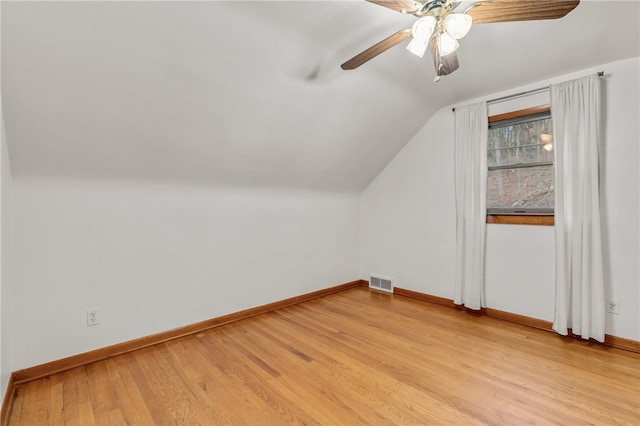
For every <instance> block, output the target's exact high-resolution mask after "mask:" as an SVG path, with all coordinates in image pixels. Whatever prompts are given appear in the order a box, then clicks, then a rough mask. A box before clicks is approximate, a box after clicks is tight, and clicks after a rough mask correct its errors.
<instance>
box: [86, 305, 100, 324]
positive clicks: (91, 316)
mask: <svg viewBox="0 0 640 426" xmlns="http://www.w3.org/2000/svg"><path fill="white" fill-rule="evenodd" d="M99 311H100V310H99V309H97V308H94V309H87V327H91V326H92V325H98V324H100V315H98V312H99Z"/></svg>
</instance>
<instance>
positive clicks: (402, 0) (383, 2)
mask: <svg viewBox="0 0 640 426" xmlns="http://www.w3.org/2000/svg"><path fill="white" fill-rule="evenodd" d="M367 1H368V2H369V3H375V4H377V5H379V6H382V7H386V8H387V9H391V10H395V11H396V12H400V13H413V12H416V11H417V10H418V9H419V5H416V2H414V1H413V0H367Z"/></svg>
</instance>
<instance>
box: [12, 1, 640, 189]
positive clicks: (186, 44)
mask: <svg viewBox="0 0 640 426" xmlns="http://www.w3.org/2000/svg"><path fill="white" fill-rule="evenodd" d="M413 19H414V18H413V17H411V16H403V15H400V14H397V13H394V12H393V11H390V10H387V9H384V8H382V7H379V6H376V5H374V4H370V3H367V2H365V1H362V0H360V1H324V2H322V1H321V2H308V1H283V2H271V1H257V2H244V1H227V2H225V1H210V2H207V1H197V2H186V1H175V2H92V1H81V2H57V1H46V2H21V1H20V2H10V1H3V2H2V96H3V99H2V102H3V108H4V114H5V124H6V132H7V140H8V143H9V150H10V157H11V163H12V170H13V173H14V174H15V175H17V176H28V175H37V176H63V177H72V178H117V179H151V180H187V181H194V182H201V183H207V182H224V183H238V184H271V185H296V186H304V187H310V188H317V189H331V190H361V189H363V188H364V187H365V186H366V185H367V184H368V183H369V182H370V181H371V180H372V179H373V178H374V177H375V176H376V175H377V174H378V173H379V172H380V170H381V169H382V168H383V167H384V166H385V165H386V164H387V163H388V162H389V161H390V160H391V159H392V158H393V157H394V156H395V155H396V153H397V152H398V151H399V150H400V149H401V148H402V147H403V146H404V145H405V144H406V143H407V141H408V140H409V139H411V137H412V136H413V135H414V134H415V133H416V132H417V131H418V130H419V129H420V127H421V126H422V125H423V124H424V123H425V122H426V121H427V120H428V119H429V118H430V116H431V115H432V114H433V113H434V112H435V111H436V110H438V109H439V108H441V107H443V106H446V105H449V104H452V103H455V102H459V101H462V100H464V99H469V98H471V97H475V96H479V95H482V94H488V93H492V92H495V91H498V90H502V89H507V88H510V87H515V86H518V85H522V84H526V83H528V82H532V81H536V80H540V79H543V78H546V77H551V76H554V75H558V74H562V73H566V72H570V71H574V70H579V69H583V68H586V67H589V66H594V65H598V64H601V63H605V62H609V61H613V60H618V59H623V58H628V57H635V56H639V54H640V52H639V35H638V24H639V23H640V22H639V8H638V2H611V1H600V2H594V1H583V2H582V3H581V4H580V5H579V6H578V7H577V9H576V10H574V11H573V12H572V13H570V14H569V15H568V16H567V17H565V18H563V19H560V20H553V21H537V22H523V23H506V24H491V25H475V26H474V27H473V28H472V29H471V32H470V33H469V35H467V37H466V38H465V39H464V40H463V41H462V44H461V47H460V50H459V56H460V62H461V67H460V69H459V70H458V71H456V72H455V73H454V74H452V75H451V76H447V77H444V78H443V79H442V80H441V81H440V82H439V83H434V82H433V81H432V79H433V67H432V64H431V60H430V59H429V58H426V57H425V58H424V59H419V58H417V57H414V56H412V55H411V54H410V53H408V52H407V51H406V50H405V49H404V48H403V47H404V45H402V46H397V47H395V48H394V49H392V50H390V51H388V52H386V53H384V54H383V55H381V56H379V57H378V58H376V59H374V60H373V61H371V62H369V63H367V64H365V65H364V66H363V67H361V68H359V69H357V70H354V71H349V72H346V71H342V70H340V68H339V65H340V64H341V63H342V62H344V61H345V60H346V59H348V58H350V57H351V56H353V55H354V54H356V53H358V52H360V51H361V50H363V49H365V48H367V47H369V46H370V45H371V44H373V43H375V42H377V41H380V40H381V39H382V38H384V37H386V36H388V35H390V34H392V33H394V32H395V31H397V30H400V29H403V28H408V27H410V26H411V24H412V22H413Z"/></svg>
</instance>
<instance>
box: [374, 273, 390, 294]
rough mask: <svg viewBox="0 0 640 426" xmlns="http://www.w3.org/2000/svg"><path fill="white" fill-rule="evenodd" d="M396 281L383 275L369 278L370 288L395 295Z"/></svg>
mask: <svg viewBox="0 0 640 426" xmlns="http://www.w3.org/2000/svg"><path fill="white" fill-rule="evenodd" d="M393 287H394V279H393V278H391V277H385V276H382V275H373V274H372V275H371V276H370V277H369V288H372V289H374V290H382V291H386V292H387V293H393Z"/></svg>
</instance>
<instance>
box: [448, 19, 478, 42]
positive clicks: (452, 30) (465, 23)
mask: <svg viewBox="0 0 640 426" xmlns="http://www.w3.org/2000/svg"><path fill="white" fill-rule="evenodd" d="M472 23H473V18H472V17H471V15H467V14H465V13H451V14H449V15H447V16H446V17H445V18H444V28H445V30H446V31H447V32H448V33H449V34H451V35H452V36H453V37H454V38H456V39H461V38H462V37H464V36H466V35H467V33H468V32H469V30H470V29H471V24H472Z"/></svg>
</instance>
